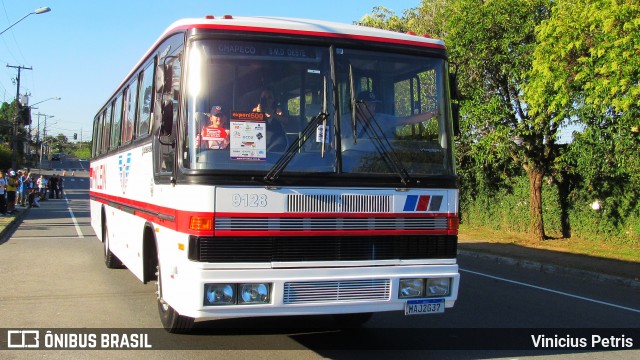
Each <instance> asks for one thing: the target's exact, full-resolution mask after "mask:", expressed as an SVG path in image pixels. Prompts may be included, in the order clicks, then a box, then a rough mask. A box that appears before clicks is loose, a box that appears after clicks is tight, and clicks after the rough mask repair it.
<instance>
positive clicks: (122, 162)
mask: <svg viewBox="0 0 640 360" xmlns="http://www.w3.org/2000/svg"><path fill="white" fill-rule="evenodd" d="M130 165H131V153H127V157H126V159H125V158H124V155H118V169H120V186H121V187H122V193H123V194H124V193H126V192H127V180H128V179H129V167H130Z"/></svg>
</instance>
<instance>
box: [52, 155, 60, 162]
mask: <svg viewBox="0 0 640 360" xmlns="http://www.w3.org/2000/svg"><path fill="white" fill-rule="evenodd" d="M60 157H61V156H60V154H53V155H51V160H53V161H60Z"/></svg>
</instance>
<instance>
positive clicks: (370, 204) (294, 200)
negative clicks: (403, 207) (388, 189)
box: [287, 194, 392, 213]
mask: <svg viewBox="0 0 640 360" xmlns="http://www.w3.org/2000/svg"><path fill="white" fill-rule="evenodd" d="M391 199H392V197H391V196H390V195H360V194H341V195H308V194H289V195H287V212H302V213H322V212H330V213H388V212H390V211H391Z"/></svg>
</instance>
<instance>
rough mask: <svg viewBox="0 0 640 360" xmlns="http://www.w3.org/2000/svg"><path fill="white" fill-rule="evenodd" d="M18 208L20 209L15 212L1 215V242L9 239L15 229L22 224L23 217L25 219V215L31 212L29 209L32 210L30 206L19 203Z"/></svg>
mask: <svg viewBox="0 0 640 360" xmlns="http://www.w3.org/2000/svg"><path fill="white" fill-rule="evenodd" d="M16 209H17V210H18V211H17V212H16V213H15V214H12V215H9V214H7V215H6V216H0V244H2V243H4V242H5V241H7V240H8V238H9V237H10V236H11V234H13V232H14V231H15V229H17V228H18V226H20V224H21V223H22V219H24V217H25V216H27V214H28V213H29V210H31V209H30V208H28V207H22V206H19V205H18V207H16Z"/></svg>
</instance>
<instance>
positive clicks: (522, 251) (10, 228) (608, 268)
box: [0, 201, 640, 289]
mask: <svg viewBox="0 0 640 360" xmlns="http://www.w3.org/2000/svg"><path fill="white" fill-rule="evenodd" d="M40 205H41V207H43V208H46V207H47V202H46V201H43V202H41V203H40ZM18 209H19V210H18V211H19V212H18V213H16V214H15V215H8V216H0V244H2V243H4V242H5V241H6V240H8V238H9V237H10V236H11V235H12V234H13V232H14V231H15V229H16V228H17V227H18V226H20V224H21V223H22V219H23V218H24V217H25V216H27V214H28V213H29V211H30V210H31V209H29V208H23V207H18ZM458 254H459V255H461V256H469V257H475V258H482V259H487V260H491V261H496V262H499V263H502V264H508V265H515V266H519V267H523V268H527V269H531V270H533V271H541V272H546V273H567V274H572V275H577V276H579V277H583V278H587V279H593V280H599V281H607V282H616V283H619V284H621V285H624V286H629V287H633V288H637V289H640V263H635V262H628V261H619V260H611V259H606V258H599V257H594V256H587V255H576V254H569V253H563V252H559V251H552V250H542V249H534V248H529V247H525V246H519V245H514V244H501V243H492V242H488V241H483V240H468V239H460V240H459V242H458Z"/></svg>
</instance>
